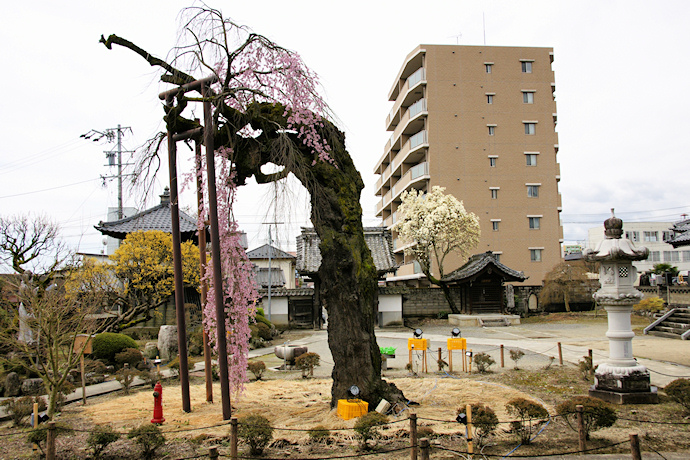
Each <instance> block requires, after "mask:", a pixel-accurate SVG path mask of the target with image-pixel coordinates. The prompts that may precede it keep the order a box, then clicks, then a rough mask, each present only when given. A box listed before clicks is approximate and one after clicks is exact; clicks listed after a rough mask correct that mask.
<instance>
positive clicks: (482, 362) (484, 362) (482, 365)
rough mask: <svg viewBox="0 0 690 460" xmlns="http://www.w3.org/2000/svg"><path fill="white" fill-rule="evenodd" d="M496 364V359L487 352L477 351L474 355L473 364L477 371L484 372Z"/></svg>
mask: <svg viewBox="0 0 690 460" xmlns="http://www.w3.org/2000/svg"><path fill="white" fill-rule="evenodd" d="M494 364H496V361H494V359H493V358H492V357H491V355H489V354H488V353H477V354H476V355H474V365H475V366H477V372H479V373H480V374H486V373H487V372H489V368H490V367H491V366H493V365H494Z"/></svg>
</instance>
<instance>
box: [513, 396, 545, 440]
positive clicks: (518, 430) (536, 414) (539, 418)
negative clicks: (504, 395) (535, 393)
mask: <svg viewBox="0 0 690 460" xmlns="http://www.w3.org/2000/svg"><path fill="white" fill-rule="evenodd" d="M506 410H507V411H508V413H509V414H510V415H512V416H515V417H518V419H519V420H515V421H512V422H510V426H511V428H512V429H513V432H514V433H515V435H516V436H517V437H518V439H519V440H520V442H521V443H522V444H529V443H530V441H531V440H532V433H533V432H534V431H536V430H537V428H538V427H539V426H540V425H541V424H542V423H543V422H544V419H545V418H547V417H548V416H549V413H548V411H547V410H546V409H544V406H542V405H541V404H537V403H535V402H534V401H530V400H529V399H525V398H515V399H511V400H510V401H508V404H506Z"/></svg>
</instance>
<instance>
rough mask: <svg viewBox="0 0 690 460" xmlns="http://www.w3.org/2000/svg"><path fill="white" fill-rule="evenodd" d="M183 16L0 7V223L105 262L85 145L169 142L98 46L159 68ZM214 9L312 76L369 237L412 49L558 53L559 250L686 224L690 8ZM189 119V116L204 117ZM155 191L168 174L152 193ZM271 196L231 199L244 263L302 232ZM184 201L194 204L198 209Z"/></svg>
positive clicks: (255, 5)
mask: <svg viewBox="0 0 690 460" xmlns="http://www.w3.org/2000/svg"><path fill="white" fill-rule="evenodd" d="M189 4H190V3H189V2H182V1H176V0H167V1H141V0H139V1H130V0H121V1H119V2H115V3H113V2H93V1H88V2H87V1H70V2H53V1H47V0H39V1H33V2H13V3H12V5H11V6H8V5H6V6H4V7H3V12H2V15H0V43H1V45H0V56H1V57H2V63H3V66H2V67H3V71H2V73H0V87H1V88H2V103H1V104H2V105H1V107H2V110H0V136H1V137H2V144H1V145H2V146H1V147H0V148H1V149H2V150H1V152H2V153H1V154H0V215H3V216H7V215H13V214H18V213H32V214H34V215H37V214H44V215H47V216H48V217H50V218H52V219H53V220H54V221H56V222H58V223H59V224H60V225H61V227H62V229H63V235H64V237H65V238H66V239H67V240H68V242H69V244H70V245H71V246H72V247H73V248H74V249H76V250H79V251H82V252H91V253H97V252H100V250H101V248H102V243H101V240H102V237H101V235H100V234H99V233H98V232H97V231H96V230H94V229H93V226H94V225H95V224H97V223H98V222H99V221H100V220H105V218H106V210H107V208H108V207H109V206H116V205H117V187H116V183H115V182H114V181H107V182H106V187H105V188H104V187H103V183H102V182H103V181H102V180H101V179H100V176H108V175H112V174H114V173H115V170H114V169H109V168H108V167H106V166H105V164H106V159H105V154H104V153H103V151H105V150H110V149H112V148H113V145H109V144H106V143H93V142H89V141H86V140H84V139H81V138H80V137H79V136H80V134H83V133H86V132H88V131H89V130H90V129H96V130H100V131H103V130H105V129H107V128H115V127H116V126H117V125H118V124H121V125H122V126H128V127H131V128H132V132H131V133H127V136H126V137H125V139H124V147H125V149H126V150H134V149H136V148H137V147H139V146H140V145H142V144H143V142H144V141H145V140H146V139H148V138H149V137H151V136H152V135H153V134H154V133H155V132H156V131H159V130H162V129H163V128H164V127H163V125H162V122H161V118H162V113H163V112H162V109H161V105H160V102H159V101H158V99H157V94H158V93H159V92H160V91H162V90H165V89H168V88H169V87H168V86H166V85H164V84H161V83H159V82H158V76H159V75H160V72H159V71H158V70H152V69H151V68H150V67H149V66H148V65H147V64H146V63H145V62H144V61H143V59H141V58H140V57H139V56H136V55H135V54H134V53H132V52H131V51H128V50H125V49H123V48H114V49H113V50H112V51H108V50H107V49H106V48H105V47H104V46H103V45H102V44H99V43H98V39H99V37H100V35H101V34H104V35H105V36H108V35H109V34H112V33H115V34H117V35H120V36H122V37H124V38H127V39H129V40H131V41H133V42H134V43H136V44H138V45H139V46H141V47H142V48H144V49H146V50H147V51H149V52H151V53H152V54H156V55H158V56H161V57H164V56H165V55H166V54H167V52H168V51H169V49H170V48H171V47H172V46H173V45H174V43H175V37H176V33H177V30H178V25H179V24H178V20H177V17H178V13H179V11H180V9H181V8H183V7H184V6H188V5H189ZM388 5H390V6H388ZM211 6H213V7H215V8H218V9H221V10H222V11H223V13H224V14H225V15H226V16H229V17H232V18H233V19H234V20H235V21H236V22H239V23H242V24H245V25H248V26H250V27H251V28H252V29H253V30H254V31H255V32H258V33H261V34H263V35H266V36H267V37H269V38H270V39H272V40H274V41H275V42H277V43H278V44H280V45H282V46H284V47H286V48H290V49H292V50H295V51H297V52H298V53H299V54H300V55H301V56H302V57H303V59H304V60H305V61H306V63H307V64H308V65H309V66H310V67H311V68H313V69H314V70H315V71H316V72H317V73H318V74H319V76H320V79H321V83H322V86H323V90H324V95H325V97H326V99H327V101H328V103H329V104H330V106H331V108H332V109H333V111H334V112H335V114H336V115H337V116H338V118H339V126H340V127H341V128H342V129H343V130H344V131H345V132H346V135H347V145H348V149H349V151H350V154H351V155H352V156H353V157H354V160H355V164H356V165H357V167H358V169H359V170H360V172H361V174H362V176H363V178H364V181H365V183H366V184H367V187H366V188H365V189H364V192H363V196H362V206H363V209H364V219H365V224H366V225H377V224H379V223H380V222H379V221H378V220H377V219H376V217H375V215H374V209H375V205H376V202H377V197H375V196H374V187H373V185H374V183H375V181H376V178H377V176H375V175H374V174H373V168H374V165H375V162H376V161H377V160H378V159H379V157H380V156H381V155H382V154H383V148H384V145H385V143H386V140H387V139H388V137H389V136H390V133H387V132H386V131H385V130H384V129H385V128H384V121H385V118H386V115H387V114H388V112H389V110H390V108H391V105H392V103H391V102H389V101H387V93H388V90H389V89H390V87H391V85H392V84H393V80H394V78H395V76H396V74H397V72H398V70H399V69H400V66H401V64H402V62H403V59H404V58H405V56H406V55H407V54H408V53H409V52H410V51H411V50H412V49H413V48H414V47H415V46H417V45H419V44H421V43H430V44H456V43H458V44H461V45H482V44H484V40H486V44H487V45H490V46H544V47H553V48H554V54H555V61H554V63H553V69H554V71H555V75H556V103H557V108H558V126H557V131H558V134H559V144H560V151H559V153H558V160H559V162H560V164H561V178H562V179H561V182H560V191H561V193H562V197H563V212H562V214H561V217H562V221H563V225H564V233H565V235H564V236H565V241H566V243H576V242H580V241H583V240H586V238H587V229H588V228H589V227H592V226H597V225H601V222H602V221H603V220H604V219H605V218H607V217H608V215H609V209H610V208H611V207H615V208H616V214H617V215H618V216H619V217H621V218H622V219H623V220H624V221H646V220H653V221H675V220H678V219H679V218H680V215H681V213H690V191H689V190H688V169H689V168H688V151H687V150H688V148H687V138H688V132H690V129H689V128H688V127H689V126H690V109H689V107H690V87H689V76H690V71H689V70H690V69H689V67H690V64H689V62H688V57H689V56H690V28H689V27H688V24H690V2H687V1H682V0H678V1H656V2H649V1H600V0H595V1H577V2H574V1H573V2H559V1H515V0H511V1H484V2H479V1H473V2H468V1H458V0H456V1H452V2H451V1H434V0H426V1H425V2H420V1H407V0H398V1H390V2H388V1H386V2H384V1H371V0H370V1H360V0H353V1H350V2H340V3H336V2H323V1H299V0H295V1H292V2H284V1H273V0H263V1H261V2H232V1H217V2H214V3H211ZM483 24H485V28H484V27H483ZM196 113H197V114H198V116H201V108H200V107H199V108H198V109H197V111H196ZM185 149H186V147H183V146H182V145H180V150H181V151H184V150H185ZM125 160H127V161H129V157H128V156H126V157H125ZM189 166H190V165H189V164H187V163H185V164H183V165H182V166H181V168H180V172H182V169H188V168H189ZM166 184H167V170H166V169H163V171H162V174H161V175H160V178H159V184H158V186H159V189H158V190H156V192H157V193H160V191H161V190H162V188H163V187H164V186H165V185H166ZM257 192H258V193H257ZM273 193H275V191H274V190H272V189H271V187H270V186H264V187H261V188H258V187H255V188H252V189H248V190H245V191H243V192H242V193H241V194H240V203H239V207H238V209H237V212H236V215H237V218H238V220H239V222H240V225H241V227H242V228H243V229H244V230H245V231H247V233H248V234H249V245H250V248H254V247H257V246H259V245H261V244H263V243H265V242H267V238H268V225H266V224H265V223H264V222H271V221H280V222H286V223H284V224H280V225H278V226H277V231H278V236H279V241H278V244H279V246H280V247H282V248H283V249H286V250H292V249H293V248H294V238H295V235H296V232H298V227H299V225H308V222H307V221H306V217H305V216H306V206H305V204H304V203H305V202H306V199H305V198H304V196H303V195H302V196H299V194H298V195H296V196H293V197H292V198H290V199H289V200H288V201H289V204H290V208H291V209H292V212H291V215H290V216H286V215H284V213H280V212H279V214H278V215H274V213H273V212H274V208H273V207H271V206H270V202H271V196H272V194H273ZM261 195H265V196H264V197H262V196H261ZM125 197H126V200H125V206H136V207H139V208H140V209H143V208H144V207H145V206H152V205H155V204H157V203H158V197H157V196H153V197H149V199H148V202H146V203H143V202H142V201H141V200H142V198H141V197H136V196H135V195H134V194H133V193H131V192H129V191H126V192H125ZM458 198H460V199H462V198H463V197H458ZM182 200H183V203H184V204H186V205H187V206H192V205H193V202H194V195H193V193H192V192H190V191H187V192H185V195H184V196H183V198H182ZM287 222H290V224H288V223H287ZM273 233H274V235H275V233H276V232H275V230H274V232H273Z"/></svg>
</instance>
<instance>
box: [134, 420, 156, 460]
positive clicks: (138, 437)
mask: <svg viewBox="0 0 690 460" xmlns="http://www.w3.org/2000/svg"><path fill="white" fill-rule="evenodd" d="M127 437H128V438H129V439H134V442H135V443H137V444H138V445H139V448H140V449H141V456H142V458H145V459H147V460H150V459H152V458H154V457H155V456H156V449H158V448H159V447H161V446H163V445H164V444H165V436H163V432H162V431H161V429H160V428H159V427H158V425H154V424H153V423H144V424H143V425H141V426H139V427H138V428H133V429H132V430H131V431H130V432H129V433H128V434H127Z"/></svg>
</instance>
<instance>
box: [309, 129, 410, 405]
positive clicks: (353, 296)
mask: <svg viewBox="0 0 690 460" xmlns="http://www.w3.org/2000/svg"><path fill="white" fill-rule="evenodd" d="M333 138H335V139H331V140H330V142H329V144H330V146H331V148H332V151H331V155H332V156H333V157H334V160H335V163H336V165H337V167H336V166H333V165H331V164H328V163H325V162H321V163H318V164H316V165H314V166H313V167H311V168H309V169H308V170H307V171H303V173H304V174H300V173H299V172H298V173H297V176H298V178H299V179H300V180H301V181H302V183H303V184H305V185H306V186H307V189H308V190H309V192H310V194H311V204H312V215H311V220H312V223H313V224H314V227H315V229H316V232H317V234H318V235H319V238H320V239H321V245H320V250H321V257H322V261H321V267H320V268H319V279H320V297H321V301H322V303H323V304H324V305H325V307H326V311H327V312H328V345H329V347H330V349H331V354H332V356H333V362H334V367H333V373H332V376H333V388H332V389H331V406H335V405H336V404H337V402H338V399H344V398H347V390H348V389H349V388H350V387H351V386H352V385H357V386H358V387H359V388H360V390H361V398H362V399H364V400H365V401H367V402H369V404H370V407H372V406H373V407H376V405H377V404H378V403H379V402H380V400H381V399H386V400H388V401H391V402H395V401H399V400H403V399H404V397H403V394H402V392H401V391H400V390H398V388H397V387H396V386H395V385H393V384H389V383H387V382H385V381H384V380H382V378H381V352H380V350H379V346H378V343H377V342H376V336H375V335H374V322H375V311H376V304H377V300H378V291H377V286H378V283H377V274H376V267H375V266H374V260H373V258H372V257H371V253H370V252H369V248H368V247H367V244H366V242H365V240H364V229H363V227H362V208H361V206H360V204H359V199H360V194H361V191H362V189H363V188H364V183H363V181H362V178H361V176H360V174H359V172H358V171H357V169H356V168H355V166H354V163H353V162H352V159H351V158H350V156H349V154H348V153H347V152H346V151H345V148H344V135H343V134H342V133H338V135H337V136H336V135H334V136H333Z"/></svg>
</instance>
